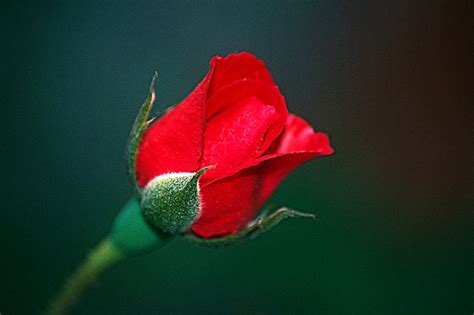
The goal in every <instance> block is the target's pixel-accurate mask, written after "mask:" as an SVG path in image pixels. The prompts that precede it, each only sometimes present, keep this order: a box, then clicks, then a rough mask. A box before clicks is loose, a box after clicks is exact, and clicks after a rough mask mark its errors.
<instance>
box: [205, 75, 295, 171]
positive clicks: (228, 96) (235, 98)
mask: <svg viewBox="0 0 474 315" xmlns="http://www.w3.org/2000/svg"><path fill="white" fill-rule="evenodd" d="M287 115H288V111H287V109H286V105H285V100H284V98H283V96H282V95H281V93H280V91H279V90H278V88H277V87H276V86H274V85H270V84H269V83H267V82H265V81H254V80H240V81H237V82H235V83H233V84H230V85H227V86H226V87H225V88H223V89H221V90H220V91H219V93H217V94H215V96H214V97H212V98H211V99H210V100H209V102H208V115H207V116H208V118H207V127H206V132H205V137H204V143H205V144H204V155H203V160H202V163H201V165H202V166H207V165H216V167H215V168H214V169H212V170H210V171H208V172H206V174H204V178H208V179H210V178H212V179H217V178H220V177H224V176H226V175H228V174H230V173H233V172H235V171H236V170H238V169H239V168H241V165H242V164H243V163H246V162H248V161H250V160H253V159H255V158H256V157H258V156H260V155H262V154H263V152H265V150H267V148H268V147H269V146H270V145H271V143H272V142H273V141H274V140H275V138H276V137H278V135H279V134H280V133H281V131H282V129H283V127H284V124H285V121H286V119H287Z"/></svg>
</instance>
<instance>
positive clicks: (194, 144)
mask: <svg viewBox="0 0 474 315" xmlns="http://www.w3.org/2000/svg"><path fill="white" fill-rule="evenodd" d="M213 70H214V62H213V61H211V66H210V70H209V72H208V73H207V75H206V77H205V78H204V79H203V81H202V82H201V83H200V84H199V85H198V86H197V87H196V88H195V89H194V91H193V92H192V93H191V94H190V95H189V96H188V97H187V98H186V99H185V100H184V101H183V102H181V103H180V104H179V105H178V106H176V108H174V109H173V110H172V111H170V112H169V113H167V114H166V115H165V116H163V117H162V118H160V119H159V120H158V121H157V122H156V123H155V124H153V126H151V127H150V128H149V129H148V130H147V131H146V133H145V135H144V137H143V140H142V142H141V144H140V147H139V151H138V156H137V166H136V169H137V179H138V185H139V186H140V187H144V186H145V185H146V184H147V183H148V182H149V181H150V180H152V179H153V178H155V177H156V176H158V175H161V174H165V173H170V172H192V171H196V170H197V169H198V168H199V160H200V158H201V155H202V147H203V134H204V127H205V117H206V99H207V91H208V88H209V83H210V80H211V78H212V73H213Z"/></svg>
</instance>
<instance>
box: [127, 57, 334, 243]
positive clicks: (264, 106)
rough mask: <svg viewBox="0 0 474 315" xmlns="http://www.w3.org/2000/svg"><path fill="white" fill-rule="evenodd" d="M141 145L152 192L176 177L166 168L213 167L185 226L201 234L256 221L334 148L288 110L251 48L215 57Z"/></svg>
mask: <svg viewBox="0 0 474 315" xmlns="http://www.w3.org/2000/svg"><path fill="white" fill-rule="evenodd" d="M151 98H153V99H154V94H152V95H151ZM153 99H150V100H149V101H150V103H152V102H153ZM148 111H149V109H148ZM146 127H148V125H146ZM136 149H137V152H136V161H135V164H134V167H135V168H134V171H135V172H136V173H135V174H133V178H134V179H135V180H136V184H137V186H138V187H139V189H140V190H142V189H144V191H145V192H146V188H147V185H150V183H151V182H153V180H154V179H156V178H160V177H161V178H165V177H167V176H168V177H169V175H165V174H170V173H171V174H184V175H183V176H186V174H187V176H188V177H185V178H188V180H189V178H191V177H190V176H191V175H190V174H194V172H197V171H198V170H200V169H202V168H203V167H208V166H213V168H212V169H209V170H207V171H206V172H205V173H204V174H203V175H202V176H201V177H200V178H199V187H198V191H196V196H197V198H199V200H197V204H198V209H197V210H196V211H195V212H194V215H191V220H190V221H189V222H187V223H186V224H185V225H184V229H185V230H186V231H188V232H190V233H191V234H194V235H196V236H198V237H200V238H216V237H222V236H225V235H228V234H233V233H236V232H238V231H240V230H242V229H244V228H246V227H248V226H249V224H250V223H251V222H252V221H253V219H254V218H255V217H256V215H257V213H258V211H259V210H260V208H261V207H262V206H263V204H264V203H265V201H266V200H267V199H268V198H269V197H270V195H271V194H272V193H273V191H274V190H275V189H276V188H277V186H278V185H279V184H280V182H281V181H282V180H283V179H284V178H285V176H287V175H288V174H289V173H290V172H291V171H292V170H293V169H295V168H296V167H298V166H299V165H301V164H302V163H303V162H305V161H307V160H310V159H312V158H315V157H318V156H324V155H329V154H331V153H332V152H333V149H332V148H331V147H330V144H329V139H328V137H327V136H326V135H325V134H324V133H322V132H314V131H313V129H312V128H311V127H310V125H309V124H308V123H307V122H305V121H304V120H303V119H302V118H300V117H297V116H295V115H291V114H288V112H287V108H286V104H285V100H284V98H283V96H282V95H281V93H280V91H279V89H278V87H277V86H276V85H275V83H274V82H273V79H272V77H271V75H270V73H269V72H268V70H267V69H266V67H265V65H264V63H263V62H262V61H260V60H258V59H257V58H256V57H255V56H254V55H252V54H250V53H246V52H243V53H239V54H234V55H229V56H227V57H225V58H222V57H214V58H213V59H212V60H211V62H210V70H209V72H208V73H207V75H206V76H205V78H204V79H203V80H202V82H201V83H200V84H199V85H198V86H197V87H196V88H195V90H194V91H193V92H192V93H191V94H190V95H189V96H188V97H187V98H186V99H185V100H184V101H182V102H181V103H180V104H179V105H177V106H176V107H175V108H174V109H172V110H171V111H169V112H168V113H167V114H166V115H164V116H163V117H162V118H161V119H159V120H158V121H157V122H155V123H154V124H153V125H152V126H151V127H149V128H148V129H147V130H146V131H144V135H143V138H142V139H141V138H140V141H139V143H138V144H137V148H136ZM132 172H133V170H132ZM199 175H200V174H199ZM196 182H197V178H196ZM179 189H180V188H178V190H179ZM161 194H163V192H161ZM157 198H161V199H166V198H164V197H163V196H162V195H161V196H160V197H157ZM183 202H185V201H183ZM186 202H187V201H186ZM171 203H172V202H171ZM149 204H152V203H149ZM142 206H143V201H142ZM153 206H155V207H156V205H151V206H150V207H153ZM175 210H176V211H178V210H177V209H173V207H170V209H169V210H166V211H175ZM191 212H192V211H191ZM145 214H146V213H145ZM167 214H168V213H167V212H165V213H160V214H157V213H152V215H148V217H147V215H145V217H147V219H148V221H149V222H150V223H151V224H152V225H153V220H154V218H156V217H157V216H162V217H163V216H165V217H166V215H167ZM184 215H187V214H186V213H184V214H183V213H181V214H180V216H184ZM150 216H151V217H152V218H150ZM173 220H174V218H171V219H170V220H168V221H166V224H170V223H169V222H174V221H173ZM166 227H167V226H165V228H166ZM180 229H181V230H180V232H183V229H182V227H180ZM165 230H166V229H165ZM172 231H174V230H172Z"/></svg>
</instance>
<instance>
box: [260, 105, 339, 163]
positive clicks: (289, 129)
mask: <svg viewBox="0 0 474 315" xmlns="http://www.w3.org/2000/svg"><path fill="white" fill-rule="evenodd" d="M307 150H311V151H318V152H320V153H322V154H324V155H328V154H331V153H333V152H334V150H333V148H331V146H330V143H329V138H328V137H327V135H325V134H324V133H322V132H314V130H313V127H311V126H310V125H309V124H308V123H307V122H306V121H305V120H304V119H303V118H301V117H298V116H296V115H293V114H289V115H288V118H287V120H286V124H285V128H284V130H283V132H282V133H281V134H280V135H279V136H278V138H277V139H276V140H275V141H274V142H273V143H272V145H271V147H270V148H269V149H268V150H267V152H266V154H273V153H289V152H299V151H307Z"/></svg>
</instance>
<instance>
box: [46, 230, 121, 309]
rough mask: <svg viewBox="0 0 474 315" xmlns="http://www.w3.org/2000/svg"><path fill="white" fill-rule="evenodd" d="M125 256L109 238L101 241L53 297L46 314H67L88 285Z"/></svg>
mask: <svg viewBox="0 0 474 315" xmlns="http://www.w3.org/2000/svg"><path fill="white" fill-rule="evenodd" d="M123 258H125V256H124V255H123V254H122V253H121V251H120V250H118V249H117V247H116V246H114V244H113V243H112V242H110V241H109V240H108V239H105V240H103V241H102V242H100V243H99V245H97V247H96V248H95V249H94V250H93V251H92V252H91V253H90V254H89V256H88V257H87V258H86V260H85V261H84V263H83V264H82V265H80V266H79V268H78V269H77V270H76V272H75V273H74V274H73V275H72V276H71V277H70V278H69V279H68V281H67V282H66V284H65V285H64V287H63V289H62V290H61V291H60V292H59V294H58V295H56V297H55V298H54V299H53V301H52V303H51V304H50V305H49V307H48V309H47V311H46V314H47V315H61V314H66V312H67V311H68V309H69V308H70V307H71V305H72V304H73V303H74V302H75V301H76V300H77V298H78V297H79V295H80V294H81V293H82V291H83V290H84V289H85V288H86V287H87V285H89V284H90V283H91V282H93V281H94V280H95V279H96V278H97V277H98V276H99V275H100V274H101V273H102V272H103V271H104V270H105V269H107V268H109V267H111V266H113V265H114V264H116V263H117V262H119V261H120V260H122V259H123Z"/></svg>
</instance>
